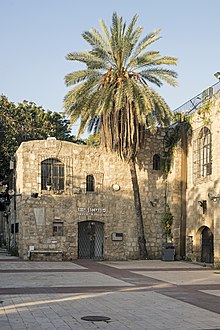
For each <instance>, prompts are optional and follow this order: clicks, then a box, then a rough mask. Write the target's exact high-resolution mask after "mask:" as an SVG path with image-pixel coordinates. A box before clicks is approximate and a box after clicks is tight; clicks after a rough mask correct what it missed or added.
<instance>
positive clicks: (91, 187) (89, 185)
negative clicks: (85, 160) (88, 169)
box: [86, 174, 95, 191]
mask: <svg viewBox="0 0 220 330" xmlns="http://www.w3.org/2000/svg"><path fill="white" fill-rule="evenodd" d="M86 191H95V179H94V176H93V175H91V174H90V175H87V176H86Z"/></svg>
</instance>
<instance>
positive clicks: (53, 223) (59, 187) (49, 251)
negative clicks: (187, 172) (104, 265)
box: [11, 132, 165, 260]
mask: <svg viewBox="0 0 220 330" xmlns="http://www.w3.org/2000/svg"><path fill="white" fill-rule="evenodd" d="M163 138H164V132H161V133H160V134H159V133H158V134H157V135H151V134H150V133H149V134H148V136H147V137H146V146H145V147H144V153H143V154H141V155H140V158H139V166H137V169H138V179H139V184H140V193H141V200H142V211H143V217H144V226H145V233H146V241H147V250H148V254H149V258H152V259H158V258H160V257H161V246H162V242H163V238H162V228H161V217H162V214H163V212H164V186H165V183H164V180H163V176H162V174H163V173H162V170H161V166H160V157H161V156H160V155H161V154H162V151H163ZM15 181H16V197H14V198H16V223H17V227H19V229H18V232H17V235H16V233H15V235H16V242H17V245H18V250H19V255H20V257H21V258H23V259H27V258H29V257H31V259H32V260H36V259H40V260H42V259H43V260H44V259H50V260H61V259H62V260H71V259H75V258H100V259H102V258H105V259H120V260H123V259H134V258H138V246H137V226H136V217H135V211H134V201H133V190H132V185H131V178H130V171H129V167H128V165H127V164H126V163H123V162H122V161H121V160H119V159H118V158H117V157H116V155H113V154H108V153H106V152H105V151H104V150H102V149H101V148H99V147H96V148H95V147H89V146H84V145H78V144H74V143H71V142H65V141H58V140H56V139H54V138H49V139H47V140H39V141H29V142H23V143H22V144H21V145H20V147H19V148H18V150H17V152H16V180H15ZM11 221H12V224H13V219H11Z"/></svg>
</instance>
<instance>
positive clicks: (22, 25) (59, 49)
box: [0, 0, 220, 131]
mask: <svg viewBox="0 0 220 330" xmlns="http://www.w3.org/2000/svg"><path fill="white" fill-rule="evenodd" d="M114 11H116V12H117V13H118V14H119V15H121V16H123V18H124V19H125V20H126V21H127V22H128V23H129V22H130V20H131V18H132V17H133V16H134V15H135V14H137V15H138V16H139V19H138V22H137V25H140V26H143V27H144V31H143V34H142V36H143V37H144V36H145V35H146V34H148V33H149V32H152V31H153V30H155V29H158V28H160V29H161V33H160V35H161V37H162V38H161V39H160V40H159V41H157V42H156V43H155V44H154V46H153V47H152V49H155V50H159V51H160V52H161V54H162V55H170V56H175V57H177V58H178V65H177V67H175V68H174V69H175V70H176V71H177V73H178V87H175V88H173V87H170V86H167V85H164V86H163V87H161V88H160V89H159V93H160V94H161V95H162V96H163V97H164V98H165V100H166V102H167V103H168V105H169V106H170V107H171V109H173V110H174V109H175V108H177V107H178V106H180V105H181V104H183V103H184V102H186V101H188V100H189V99H190V98H192V97H193V96H195V95H196V94H198V93H200V92H201V91H202V90H204V89H206V88H207V87H209V86H211V85H213V84H215V83H216V82H217V80H216V78H215V77H214V73H215V72H217V71H220V42H219V31H220V23H219V22H220V20H219V15H220V0H209V1H208V0H184V1H183V0H154V1H153V0H109V1H106V0H81V1H79V0H78V1H75V0H0V13H1V20H0V31H1V46H0V93H1V94H4V95H6V96H7V97H8V99H9V100H10V101H12V102H15V103H18V102H22V101H23V100H28V101H33V102H35V103H36V104H37V105H41V106H42V107H43V108H44V109H46V110H47V109H49V110H52V111H57V112H59V111H62V110H63V98H64V96H65V94H66V93H67V92H68V88H67V87H66V86H65V84H64V76H65V75H66V74H68V73H70V72H72V71H75V70H77V69H78V68H81V67H80V66H79V65H78V64H77V63H73V62H71V61H67V60H66V59H65V56H66V55H67V54H68V53H69V52H72V51H83V50H89V45H88V44H87V43H86V42H85V41H84V40H83V38H82V36H81V34H82V32H83V31H85V30H88V29H90V28H91V27H96V28H98V27H99V23H98V21H99V19H100V18H102V19H104V21H105V22H106V24H107V25H108V26H109V25H110V24H111V17H112V13H113V12H114ZM76 130H77V126H74V131H76Z"/></svg>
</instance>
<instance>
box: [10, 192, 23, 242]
mask: <svg viewBox="0 0 220 330" xmlns="http://www.w3.org/2000/svg"><path fill="white" fill-rule="evenodd" d="M8 194H9V196H10V197H13V206H14V207H13V211H14V219H13V220H14V228H13V234H14V238H13V247H14V248H15V247H16V223H17V200H16V197H17V196H21V194H16V192H15V191H14V190H13V189H11V190H9V191H8Z"/></svg>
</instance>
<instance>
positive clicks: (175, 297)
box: [0, 256, 220, 330]
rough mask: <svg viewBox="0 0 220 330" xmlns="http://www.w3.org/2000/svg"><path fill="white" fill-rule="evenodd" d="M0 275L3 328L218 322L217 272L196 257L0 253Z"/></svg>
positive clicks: (154, 328) (138, 329) (119, 329)
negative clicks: (52, 257)
mask: <svg viewBox="0 0 220 330" xmlns="http://www.w3.org/2000/svg"><path fill="white" fill-rule="evenodd" d="M0 278H1V281H0V329H1V330H9V329H10V330H15V329H16V330H24V329H31V330H41V329H49V330H50V329H51V330H52V329H59V330H64V329H77V330H78V329H109V330H113V329H114V330H123V329H127V330H128V329H132V330H142V329H146V330H159V329H164V330H165V329H166V330H168V329H169V330H170V329H173V330H174V329H175V330H176V329H177V330H178V329H181V330H191V329H192V330H199V329H203V330H206V329H210V330H211V329H220V272H219V271H217V270H214V269H212V268H208V267H203V266H202V265H199V264H192V263H186V262H178V261H174V262H164V261H159V260H158V261H153V260H144V261H118V262H96V261H90V260H74V261H73V262H30V261H20V260H19V259H17V260H16V259H11V260H10V261H9V258H8V257H7V258H6V257H5V258H4V257H3V256H1V259H0ZM184 278H185V281H184V280H183V279H184ZM86 316H90V317H107V318H109V320H106V321H105V320H103V321H87V320H83V319H82V318H83V317H86Z"/></svg>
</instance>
